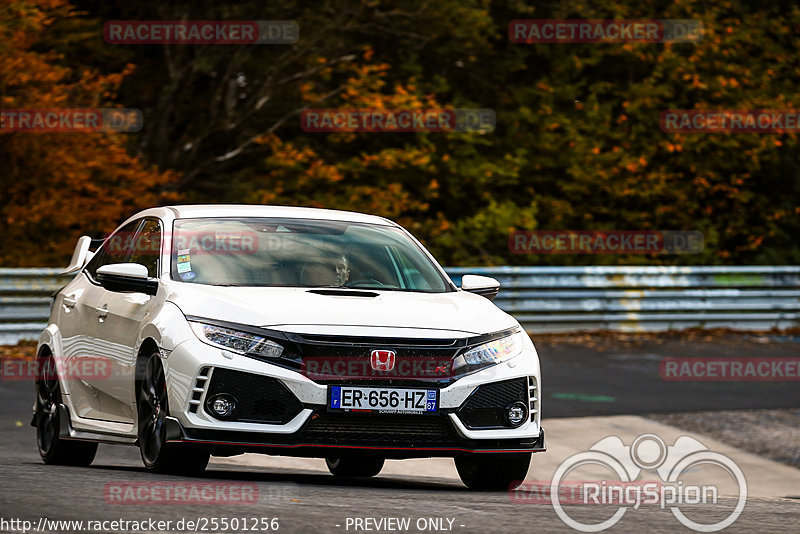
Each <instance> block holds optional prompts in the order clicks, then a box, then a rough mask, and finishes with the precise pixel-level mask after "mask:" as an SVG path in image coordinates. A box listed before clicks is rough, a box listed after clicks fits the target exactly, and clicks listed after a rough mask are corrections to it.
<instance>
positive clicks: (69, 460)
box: [36, 353, 97, 467]
mask: <svg viewBox="0 0 800 534" xmlns="http://www.w3.org/2000/svg"><path fill="white" fill-rule="evenodd" d="M38 363H39V368H38V371H37V376H36V446H37V448H38V449H39V456H41V457H42V461H44V463H45V464H47V465H73V466H79V467H88V466H89V465H91V464H92V461H94V457H95V455H96V454H97V443H92V442H87V441H72V440H65V439H61V438H60V437H59V436H60V433H61V414H60V409H59V406H61V385H60V383H59V381H58V371H57V369H56V363H55V358H53V355H52V354H49V353H48V354H43V355H42V356H40V357H39V361H38Z"/></svg>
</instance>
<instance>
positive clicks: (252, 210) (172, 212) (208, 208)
mask: <svg viewBox="0 0 800 534" xmlns="http://www.w3.org/2000/svg"><path fill="white" fill-rule="evenodd" d="M147 216H156V217H160V218H175V219H196V218H202V217H221V218H222V217H282V218H286V219H321V220H329V221H344V222H362V223H371V224H380V225H383V226H396V224H395V223H394V222H392V221H390V220H388V219H385V218H383V217H379V216H377V215H367V214H365V213H356V212H354V211H339V210H328V209H321V208H304V207H294V206H265V205H255V204H184V205H176V206H162V207H158V208H150V209H146V210H144V211H140V212H139V213H137V214H136V215H134V216H133V217H131V218H130V219H128V220H133V219H136V218H140V217H147Z"/></svg>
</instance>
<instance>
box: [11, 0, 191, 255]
mask: <svg viewBox="0 0 800 534" xmlns="http://www.w3.org/2000/svg"><path fill="white" fill-rule="evenodd" d="M74 16H75V15H74V13H73V12H72V11H71V8H70V6H69V5H68V4H67V3H66V2H65V1H64V0H25V1H14V2H10V3H9V2H4V3H3V5H2V6H0V43H2V44H0V103H2V107H3V108H4V109H14V108H71V107H84V108H85V107H115V106H114V105H113V104H112V99H113V97H114V95H115V92H116V89H117V88H118V86H119V84H120V83H121V81H122V79H123V77H124V76H125V75H126V74H128V73H129V72H130V71H131V70H132V69H133V66H132V65H129V66H128V67H127V68H126V69H125V70H124V71H123V72H121V73H113V74H108V75H101V74H99V73H97V72H94V71H93V70H91V69H88V68H70V67H67V66H64V65H62V64H61V62H62V61H63V58H62V57H61V56H60V55H58V54H57V53H55V52H53V51H49V52H44V53H42V52H37V51H34V50H33V46H34V44H35V42H36V39H37V36H38V35H40V34H41V33H42V32H44V31H46V29H47V26H48V25H49V24H51V23H52V20H53V19H54V18H55V17H60V18H61V17H74ZM145 127H146V125H145ZM125 135H126V134H108V133H77V132H69V133H36V132H10V131H9V132H2V131H0V194H2V198H3V204H2V207H1V208H0V221H2V222H3V226H5V227H6V229H5V231H4V232H2V234H0V265H2V266H5V267H9V266H26V265H60V264H63V263H64V262H65V261H66V260H67V259H68V258H69V254H70V253H71V251H72V248H73V247H74V243H75V240H76V239H77V237H78V236H80V235H81V234H84V233H101V234H102V233H105V232H108V231H110V230H112V229H113V227H114V226H115V225H116V224H117V223H118V222H119V221H120V220H121V219H124V218H126V217H127V216H129V215H130V214H132V213H133V212H135V211H136V210H138V209H141V208H144V207H147V206H151V205H154V204H158V203H161V202H164V201H168V200H173V197H172V196H171V195H166V194H162V193H159V188H160V187H163V186H164V185H165V184H167V183H169V182H170V181H172V180H173V179H174V178H175V175H174V173H171V172H159V171H158V170H157V169H155V168H152V167H151V168H148V167H147V166H146V165H145V164H144V163H142V161H141V160H140V159H139V158H138V157H132V156H131V155H129V154H128V152H127V150H126V148H125V145H126V143H127V139H126V138H125Z"/></svg>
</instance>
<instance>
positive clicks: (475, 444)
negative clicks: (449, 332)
mask: <svg viewBox="0 0 800 534" xmlns="http://www.w3.org/2000/svg"><path fill="white" fill-rule="evenodd" d="M164 364H165V369H166V371H167V377H168V379H167V384H168V394H169V404H170V414H171V417H170V419H169V423H168V429H169V432H168V440H169V441H170V442H174V443H186V444H194V445H197V446H203V447H208V448H210V449H212V452H213V453H214V454H215V455H234V454H239V453H242V452H262V453H267V454H277V455H288V456H313V457H321V456H332V455H341V454H345V453H348V454H353V453H357V454H364V453H370V454H379V455H381V456H384V457H387V458H413V457H429V456H457V455H460V454H468V453H519V452H540V451H544V450H545V444H544V431H543V430H542V428H541V425H540V413H541V409H540V399H541V391H540V387H541V386H540V370H539V361H538V356H537V354H536V351H535V349H534V348H533V346H532V345H531V346H526V347H525V349H524V350H523V352H522V353H521V354H519V355H518V356H516V357H515V358H513V359H511V360H509V361H508V362H504V363H501V364H498V365H494V366H492V367H489V368H486V369H483V370H481V371H478V372H475V373H472V374H469V375H466V376H463V377H461V378H459V379H458V380H455V381H453V382H448V383H442V384H439V385H437V386H436V389H438V390H439V410H438V412H437V414H435V415H421V414H420V415H417V414H415V415H405V414H391V415H390V414H360V413H340V412H332V411H331V410H329V409H328V407H327V403H328V386H329V384H327V383H326V384H321V383H317V382H315V381H314V380H311V379H309V378H308V377H306V376H304V375H303V374H302V373H301V372H299V371H297V370H294V369H288V368H285V367H281V366H278V365H273V364H270V363H266V362H263V361H260V360H257V359H253V358H249V357H246V356H242V355H238V354H232V353H230V352H228V351H225V350H221V349H218V348H215V347H212V346H210V345H207V344H205V343H203V342H201V341H199V340H188V341H186V342H184V343H182V344H180V345H178V346H177V347H176V348H175V349H174V350H173V351H171V353H170V354H169V356H168V357H166V358H165V359H164ZM238 375H241V376H242V377H243V380H239V381H238V382H237V381H235V380H233V379H232V378H231V377H234V378H235V377H236V376H238ZM215 376H216V377H217V379H216V380H215ZM223 376H224V377H225V381H224V382H225V384H235V385H233V386H228V387H238V388H240V390H241V391H244V393H242V394H245V395H249V396H257V398H256V401H258V403H259V404H258V405H259V406H261V407H262V408H261V411H260V412H259V413H260V414H261V415H259V416H258V418H260V419H261V420H259V421H253V420H244V421H243V420H221V419H220V418H217V417H214V416H212V415H211V414H210V411H209V410H206V409H205V406H206V401H207V400H208V399H209V397H210V395H211V394H213V393H214V391H218V390H220V388H224V387H226V386H225V385H220V383H221V382H223V381H222V378H221V377H223ZM243 384H246V388H245V386H244V385H243ZM361 385H363V386H366V387H369V386H379V387H383V386H384V385H383V384H379V383H370V384H361ZM482 386H483V387H484V389H483V393H485V394H484V395H482V396H481V397H480V398H479V397H478V392H479V388H481V387H482ZM512 386H513V387H512ZM398 387H402V386H398ZM409 387H412V386H411V385H409ZM413 387H420V386H419V384H414V385H413ZM212 388H215V389H212ZM242 388H244V389H242ZM486 388H494V389H491V390H489V389H486ZM267 392H269V393H267ZM275 392H278V393H275ZM237 394H238V393H237ZM259 395H261V396H264V395H266V397H263V398H262V397H260V396H259ZM503 395H505V396H506V397H508V395H517V396H520V395H522V397H521V398H520V399H519V400H524V402H525V404H526V406H527V407H528V414H527V417H526V418H525V421H524V422H523V423H522V424H521V425H519V426H518V427H516V428H510V427H504V426H503V425H500V424H496V425H489V426H487V425H483V426H482V425H480V424H478V425H476V424H474V423H475V421H476V419H475V416H474V415H473V414H474V413H478V412H475V411H474V410H473V412H470V413H467V412H466V410H465V407H473V405H475V404H477V405H478V408H479V409H482V410H484V411H483V412H480V413H482V414H487V413H488V414H491V410H492V409H493V408H492V406H491V402H499V404H498V405H497V406H496V409H498V410H499V409H503V408H505V406H503V404H504V403H505V402H506V400H508V399H506V400H504V399H505V397H503ZM509 398H511V397H509ZM251 404H252V403H251ZM265 406H266V407H267V408H264V407H265ZM269 406H280V407H281V408H280V409H273V410H272V411H271V412H270V409H269ZM486 410H489V411H486ZM267 412H269V413H268V415H263V414H265V413H267ZM470 423H472V424H470Z"/></svg>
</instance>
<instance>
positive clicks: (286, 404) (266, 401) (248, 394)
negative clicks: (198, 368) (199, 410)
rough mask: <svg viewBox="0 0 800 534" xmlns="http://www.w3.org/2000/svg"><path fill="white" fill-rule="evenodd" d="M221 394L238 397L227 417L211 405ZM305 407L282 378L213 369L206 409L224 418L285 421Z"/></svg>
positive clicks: (215, 416) (210, 413)
mask: <svg viewBox="0 0 800 534" xmlns="http://www.w3.org/2000/svg"><path fill="white" fill-rule="evenodd" d="M220 394H227V395H231V396H233V397H234V398H235V399H236V410H235V411H234V412H233V413H232V414H231V415H229V416H227V417H220V416H218V415H216V414H215V413H214V411H213V410H211V409H210V406H209V404H210V403H212V402H213V401H214V398H215V397H216V396H217V395H220ZM302 409H303V405H302V404H301V403H300V401H299V400H298V399H297V397H295V396H294V394H293V393H292V392H291V391H289V389H288V388H287V387H286V386H284V385H283V383H282V382H281V381H280V380H277V379H275V378H271V377H268V376H261V375H254V374H250V373H243V372H241V371H232V370H230V369H219V368H216V369H214V373H213V374H212V375H211V384H210V385H209V387H208V392H207V394H206V412H207V413H208V414H209V415H211V416H212V417H214V418H216V419H221V420H224V421H240V422H247V423H271V424H285V423H288V422H289V421H291V420H292V419H293V418H294V417H295V416H296V415H297V414H298V413H300V411H301V410H302Z"/></svg>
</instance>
